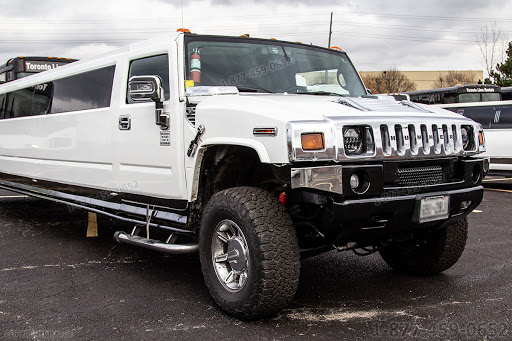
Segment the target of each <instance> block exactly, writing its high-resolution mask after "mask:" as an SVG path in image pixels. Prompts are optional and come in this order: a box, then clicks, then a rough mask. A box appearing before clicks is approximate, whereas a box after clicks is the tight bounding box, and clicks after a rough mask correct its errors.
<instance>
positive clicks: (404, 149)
mask: <svg viewBox="0 0 512 341" xmlns="http://www.w3.org/2000/svg"><path fill="white" fill-rule="evenodd" d="M460 129H461V128H460V125H456V124H442V123H441V124H421V123H419V124H418V123H414V124H413V123H408V124H403V123H402V124H381V125H380V127H379V128H378V129H375V130H377V131H378V132H380V134H379V135H380V136H379V140H380V141H379V142H380V146H381V148H382V149H381V151H382V155H383V156H385V157H386V156H391V157H392V156H395V155H396V156H413V157H421V156H443V155H446V156H449V155H457V154H461V153H463V150H462V141H460V139H461V138H460V136H461V133H460ZM472 138H473V139H474V137H472ZM475 151H476V150H475ZM377 154H378V151H377Z"/></svg>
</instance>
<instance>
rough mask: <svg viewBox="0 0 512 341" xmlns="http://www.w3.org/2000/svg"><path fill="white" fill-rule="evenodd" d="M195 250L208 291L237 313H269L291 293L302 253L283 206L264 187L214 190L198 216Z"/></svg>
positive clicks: (255, 315)
mask: <svg viewBox="0 0 512 341" xmlns="http://www.w3.org/2000/svg"><path fill="white" fill-rule="evenodd" d="M199 252H200V258H201V268H202V271H203V276H204V279H205V282H206V285H207V287H208V289H209V291H210V294H211V295H212V297H213V298H214V300H215V302H216V303H217V304H218V305H219V306H220V307H221V308H222V309H223V310H225V311H226V312H228V313H230V314H232V315H234V316H236V317H238V318H242V319H254V318H260V317H264V316H269V315H273V314H275V313H277V312H278V311H280V310H281V309H283V308H284V307H285V306H287V305H288V304H289V303H290V302H291V301H292V299H293V297H294V295H295V291H296V290H297V285H298V282H299V271H300V257H299V247H298V243H297V237H296V235H295V231H294V228H293V224H292V221H291V219H290V217H289V215H288V213H287V212H286V210H285V208H284V207H283V205H282V204H281V203H280V202H279V201H278V200H277V199H276V198H274V197H272V196H271V195H270V193H268V192H266V191H264V190H262V189H259V188H253V187H236V188H230V189H227V190H224V191H221V192H219V193H217V194H215V195H214V196H213V197H212V198H211V200H210V201H209V202H208V205H207V206H206V208H205V211H204V214H203V217H202V220H201V229H200V232H199Z"/></svg>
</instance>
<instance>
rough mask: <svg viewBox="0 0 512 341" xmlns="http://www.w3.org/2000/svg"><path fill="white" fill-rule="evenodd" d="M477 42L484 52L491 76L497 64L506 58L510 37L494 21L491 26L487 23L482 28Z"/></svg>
mask: <svg viewBox="0 0 512 341" xmlns="http://www.w3.org/2000/svg"><path fill="white" fill-rule="evenodd" d="M477 43H478V47H479V48H480V52H481V53H482V58H483V60H484V64H485V71H486V72H487V76H488V77H489V76H490V75H491V73H492V70H493V69H494V67H495V66H496V64H497V63H502V62H503V61H504V60H505V53H506V50H507V45H508V44H507V43H508V37H507V36H506V34H505V32H503V31H502V30H501V28H499V27H497V26H496V23H494V24H493V25H492V26H491V27H488V26H487V25H486V26H483V27H482V28H481V32H480V35H478V36H477Z"/></svg>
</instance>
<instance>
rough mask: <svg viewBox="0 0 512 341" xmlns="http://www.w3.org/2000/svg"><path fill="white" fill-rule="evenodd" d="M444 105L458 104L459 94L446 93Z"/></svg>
mask: <svg viewBox="0 0 512 341" xmlns="http://www.w3.org/2000/svg"><path fill="white" fill-rule="evenodd" d="M443 103H444V104H450V103H457V94H456V93H449V92H447V93H445V94H444V100H443Z"/></svg>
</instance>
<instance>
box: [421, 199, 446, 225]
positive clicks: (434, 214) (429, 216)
mask: <svg viewBox="0 0 512 341" xmlns="http://www.w3.org/2000/svg"><path fill="white" fill-rule="evenodd" d="M449 216H450V196H449V195H448V194H443V195H435V196H427V197H425V196H424V197H419V198H417V199H416V214H415V217H416V219H415V220H416V222H418V223H427V222H430V221H436V220H443V219H447V218H448V217H449Z"/></svg>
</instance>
